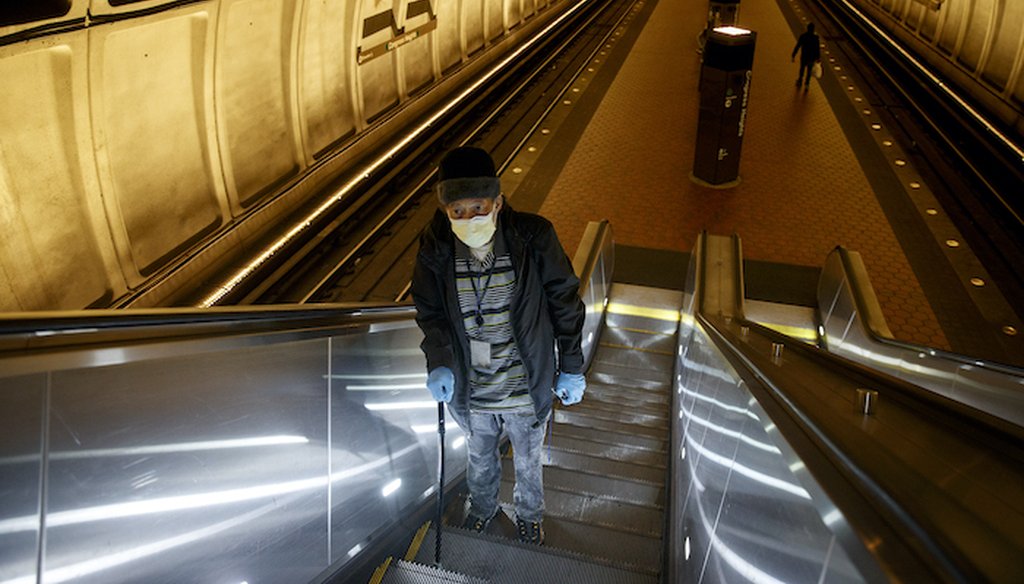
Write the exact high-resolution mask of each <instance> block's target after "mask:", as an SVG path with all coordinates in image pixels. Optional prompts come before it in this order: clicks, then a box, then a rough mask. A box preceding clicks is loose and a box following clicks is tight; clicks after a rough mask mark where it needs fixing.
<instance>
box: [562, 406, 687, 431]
mask: <svg viewBox="0 0 1024 584" xmlns="http://www.w3.org/2000/svg"><path fill="white" fill-rule="evenodd" d="M571 407H572V410H571V411H573V412H579V413H583V414H587V415H590V416H593V417H595V418H601V419H603V420H613V421H616V422H621V423H623V424H639V425H641V426H649V427H652V428H666V429H667V428H668V426H669V420H668V412H657V413H650V412H644V411H641V410H640V409H639V408H623V407H622V406H619V407H617V408H612V407H608V406H607V405H606V404H603V403H601V402H598V401H587V400H583V401H582V402H580V403H578V404H576V405H574V406H571Z"/></svg>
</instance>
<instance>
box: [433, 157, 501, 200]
mask: <svg viewBox="0 0 1024 584" xmlns="http://www.w3.org/2000/svg"><path fill="white" fill-rule="evenodd" d="M437 179H438V182H437V186H436V187H435V189H436V190H437V198H438V199H439V200H440V201H441V203H442V204H444V205H449V204H451V203H453V202H455V201H458V200H459V199H495V198H497V197H498V195H499V194H501V180H500V179H499V178H498V172H497V171H496V170H495V168H494V160H492V159H491V155H490V154H488V153H487V151H485V150H482V149H480V148H476V147H473V146H460V147H458V148H455V149H454V150H452V151H450V152H448V153H447V154H445V155H444V158H442V159H441V165H440V166H439V167H438V169H437Z"/></svg>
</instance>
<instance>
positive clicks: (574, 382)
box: [555, 373, 587, 406]
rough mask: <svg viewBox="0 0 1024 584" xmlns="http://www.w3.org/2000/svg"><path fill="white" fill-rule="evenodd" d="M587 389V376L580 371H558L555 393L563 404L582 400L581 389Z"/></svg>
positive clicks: (568, 404)
mask: <svg viewBox="0 0 1024 584" xmlns="http://www.w3.org/2000/svg"><path fill="white" fill-rule="evenodd" d="M585 389H587V378H586V377H583V374H582V373H559V374H558V380H557V381H555V395H557V396H558V399H560V400H562V404H563V405H567V406H571V405H572V404H578V403H580V401H582V400H583V390H585Z"/></svg>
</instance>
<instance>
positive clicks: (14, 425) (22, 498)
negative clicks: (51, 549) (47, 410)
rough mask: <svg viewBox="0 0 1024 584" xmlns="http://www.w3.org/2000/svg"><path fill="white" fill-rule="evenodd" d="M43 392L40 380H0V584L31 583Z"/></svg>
mask: <svg viewBox="0 0 1024 584" xmlns="http://www.w3.org/2000/svg"><path fill="white" fill-rule="evenodd" d="M45 391H46V376H45V375H33V376H25V377H13V378H0V428H2V430H0V431H2V432H3V439H2V440H0V501H2V503H0V582H3V581H7V580H13V579H16V578H21V577H32V578H33V580H32V581H35V580H34V577H35V572H36V556H37V553H36V541H37V539H38V536H39V524H40V522H39V520H40V516H39V511H40V507H39V476H40V472H39V471H40V468H39V466H40V464H42V452H43V435H42V422H43V397H44V392H45Z"/></svg>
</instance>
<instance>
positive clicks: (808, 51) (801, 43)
mask: <svg viewBox="0 0 1024 584" xmlns="http://www.w3.org/2000/svg"><path fill="white" fill-rule="evenodd" d="M798 52H799V53H800V73H799V74H798V75H797V77H796V86H797V87H800V85H801V84H802V85H803V86H804V88H806V87H807V86H808V85H810V84H811V67H813V66H814V63H815V62H816V61H818V60H819V59H821V41H819V40H818V35H816V34H814V23H809V24H808V25H807V31H806V32H804V33H803V34H802V35H800V38H798V39H796V46H795V47H793V54H792V55H790V60H791V61H795V60H796V54H797V53H798Z"/></svg>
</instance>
